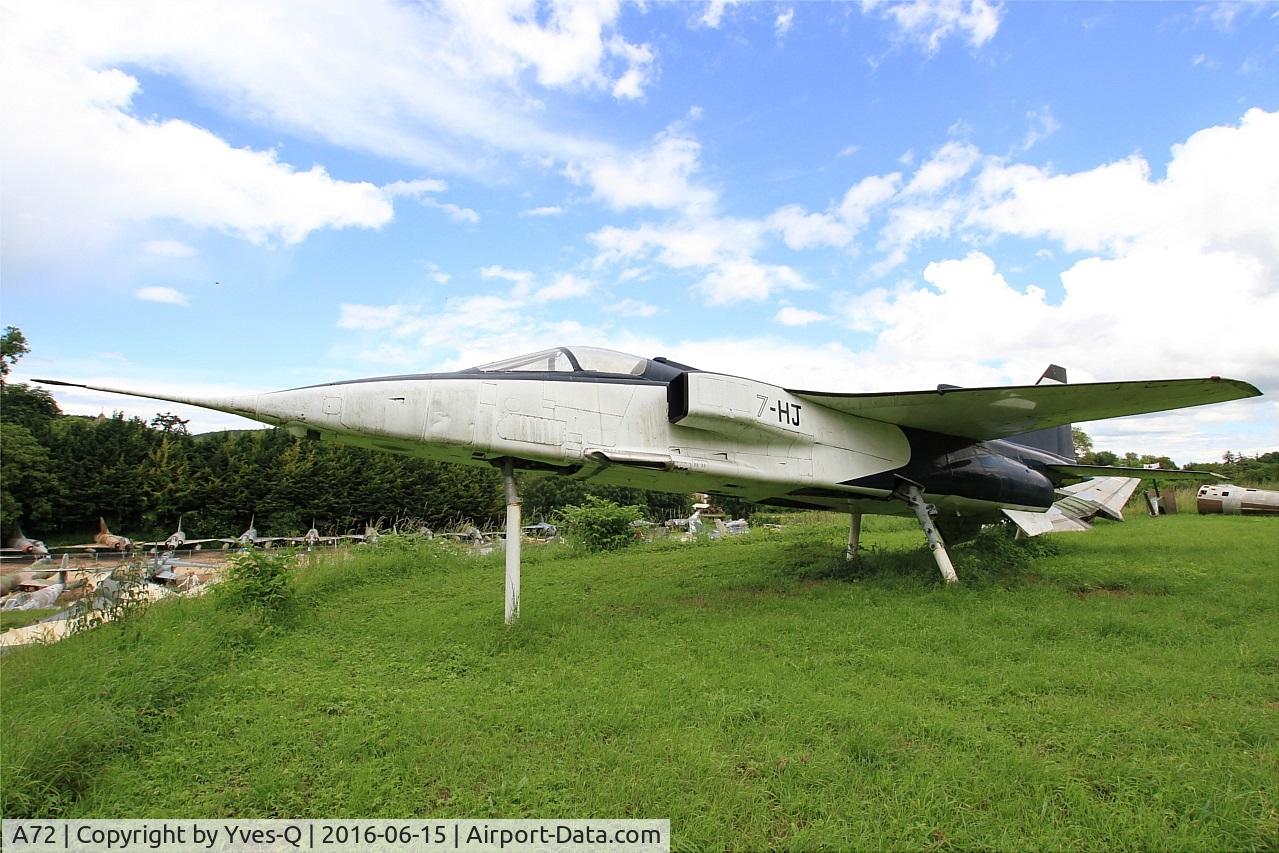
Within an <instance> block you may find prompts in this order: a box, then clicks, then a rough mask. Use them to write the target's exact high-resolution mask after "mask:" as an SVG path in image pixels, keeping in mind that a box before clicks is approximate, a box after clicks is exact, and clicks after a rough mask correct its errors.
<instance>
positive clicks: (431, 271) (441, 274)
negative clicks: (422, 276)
mask: <svg viewBox="0 0 1279 853" xmlns="http://www.w3.org/2000/svg"><path fill="white" fill-rule="evenodd" d="M422 268H423V269H425V270H426V274H427V276H428V277H429V278H430V279H431V281H433V282H435V283H436V284H448V283H449V279H451V278H453V276H451V275H449V274H448V273H447V272H445V271H444V269H443V268H441V267H440V265H439V264H437V263H433V262H427V263H425V264H423V265H422Z"/></svg>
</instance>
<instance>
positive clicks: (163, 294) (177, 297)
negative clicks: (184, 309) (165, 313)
mask: <svg viewBox="0 0 1279 853" xmlns="http://www.w3.org/2000/svg"><path fill="white" fill-rule="evenodd" d="M133 295H134V296H136V297H137V298H138V299H141V300H142V301H143V302H160V303H163V304H165V305H182V306H186V305H189V304H191V303H190V300H189V299H187V295H186V294H185V293H183V292H182V291H180V290H174V289H173V288H172V287H140V288H138V289H137V290H135V291H133Z"/></svg>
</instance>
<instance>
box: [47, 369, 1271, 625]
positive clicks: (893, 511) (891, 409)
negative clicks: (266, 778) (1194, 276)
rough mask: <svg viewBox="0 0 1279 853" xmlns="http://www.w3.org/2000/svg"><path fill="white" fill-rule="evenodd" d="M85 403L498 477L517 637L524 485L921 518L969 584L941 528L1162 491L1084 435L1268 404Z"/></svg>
mask: <svg viewBox="0 0 1279 853" xmlns="http://www.w3.org/2000/svg"><path fill="white" fill-rule="evenodd" d="M37 381H43V380H37ZM49 384H63V385H69V384H73V383H65V382H52V383H49ZM77 387H85V388H89V389H91V390H97V391H107V392H114V393H123V394H135V395H136V396H143V397H150V398H153V399H161V400H168V401H171V402H177V403H188V404H191V405H196V406H202V407H205V408H209V409H215V410H218V411H224V412H230V413H233V414H238V415H243V416H245V417H249V418H253V419H255V420H258V421H261V422H263V423H268V424H273V425H278V426H283V427H284V428H285V429H287V430H289V431H290V432H292V433H293V434H295V435H298V436H301V437H305V438H310V439H314V440H336V441H340V442H344V443H348V444H353V445H357V446H361V447H369V448H373V449H378V450H386V451H391V452H395V453H407V454H411V455H416V456H422V457H427V458H432V459H439V460H442V461H451V462H460V463H463V464H470V465H495V466H498V467H500V468H501V469H502V471H503V474H504V480H505V484H506V498H507V507H508V510H507V531H508V536H507V542H508V548H507V603H506V609H507V618H508V621H510V620H511V619H513V618H514V617H515V614H516V613H517V612H518V607H519V565H518V561H519V536H518V531H519V529H520V504H519V498H518V495H517V494H516V491H515V479H514V471H515V470H517V469H519V470H529V471H545V472H552V473H557V474H561V475H565V476H570V477H577V478H581V479H591V480H594V481H597V482H604V483H614V484H618V485H625V486H633V487H639V488H644V489H654V490H658V491H671V492H681V493H688V492H707V493H709V494H715V495H726V496H733V497H739V498H744V499H747V500H751V501H754V502H756V503H763V504H771V505H776V506H788V507H798V508H804V509H810V508H811V509H833V510H839V511H843V512H847V513H850V514H851V515H852V517H853V524H852V525H851V527H850V548H853V549H855V546H856V541H855V539H856V537H857V533H858V531H859V529H860V524H859V521H860V516H861V514H862V513H867V512H870V513H880V514H889V515H906V516H910V515H913V516H914V517H915V518H916V519H917V520H918V521H919V523H920V526H921V527H922V528H923V530H924V534H925V537H926V538H927V540H928V543H929V547H930V549H931V550H932V552H933V555H934V557H935V559H936V561H937V564H938V567H939V569H940V570H941V572H942V574H943V575H944V576H945V578H946V580H947V581H948V582H954V581H956V580H957V578H956V576H955V572H954V569H953V567H952V566H951V564H950V559H949V556H948V555H947V553H946V549H945V544H944V542H943V539H942V535H941V533H940V532H939V530H938V526H939V525H940V527H941V529H942V530H943V531H945V532H946V533H948V534H949V535H950V536H951V538H952V540H954V539H959V538H962V537H963V536H964V535H966V534H968V533H970V532H973V531H975V530H976V529H977V528H978V527H979V526H980V525H981V524H982V523H985V522H989V521H997V520H1000V519H1001V518H1003V517H1004V516H1003V511H1004V510H1006V509H1009V510H1014V511H1021V512H1028V513H1044V512H1046V511H1047V510H1049V508H1051V507H1052V506H1053V503H1054V501H1055V500H1057V498H1058V495H1057V491H1056V490H1057V488H1058V487H1060V486H1065V485H1068V484H1070V483H1073V482H1076V481H1078V480H1083V479H1087V478H1090V477H1095V476H1119V477H1134V476H1136V477H1140V476H1147V475H1148V474H1149V472H1146V471H1143V470H1141V469H1138V470H1137V471H1131V470H1129V469H1122V468H1119V469H1115V468H1107V467H1104V466H1090V465H1079V464H1077V463H1075V461H1074V460H1073V458H1071V455H1070V449H1069V447H1070V446H1069V443H1068V441H1067V443H1066V444H1065V445H1064V446H1063V445H1062V444H1061V442H1060V436H1061V428H1063V427H1064V428H1065V429H1066V431H1067V434H1068V430H1069V424H1070V423H1071V421H1074V420H1084V421H1093V420H1101V419H1105V418H1113V417H1121V416H1124V415H1134V414H1143V413H1147V412H1158V411H1165V410H1168V409H1176V408H1181V407H1185V406H1196V405H1202V404H1206V403H1216V402H1221V401H1225V400H1235V399H1239V398H1242V397H1252V396H1257V395H1259V394H1260V392H1259V391H1258V390H1257V389H1256V388H1254V387H1253V386H1252V385H1249V384H1248V383H1246V382H1241V381H1237V380H1231V379H1221V378H1219V377H1210V378H1204V379H1172V380H1159V381H1141V382H1102V383H1089V384H1079V385H1063V384H1039V385H1030V386H1010V387H999V388H954V387H951V386H939V387H938V388H937V389H935V390H931V391H905V392H892V393H878V394H864V393H851V394H850V393H836V392H829V391H809V390H799V389H787V388H782V387H779V386H776V385H770V384H768V383H764V382H757V381H755V380H751V379H746V378H742V377H737V376H728V375H724V374H717V373H708V372H704V371H700V370H697V369H696V368H692V367H689V366H687V365H683V364H679V363H677V362H673V361H670V360H668V359H665V358H651V359H650V358H643V357H640V356H634V355H627V354H625V353H619V352H614V351H612V350H603V349H597V348H594V347H556V348H554V349H549V350H544V351H542V352H537V353H533V354H531V355H525V356H519V357H517V358H512V359H506V360H503V361H498V362H493V363H491V364H486V365H481V366H479V367H473V368H469V369H466V370H460V371H456V372H452V373H436V374H417V375H406V376H385V377H377V378H372V379H362V380H354V381H348V382H335V383H328V384H322V385H312V386H308V387H304V388H296V389H292V390H288V391H277V392H273V393H266V394H254V395H244V396H238V397H229V398H220V399H210V398H196V397H187V396H181V395H174V394H155V393H146V392H142V393H139V392H132V391H127V390H122V389H115V388H104V387H99V386H88V385H82V386H77ZM1044 431H1048V432H1047V433H1045V432H1044ZM1036 445H1044V446H1051V447H1053V448H1054V449H1042V448H1041V446H1036ZM1160 476H1161V478H1171V477H1176V476H1179V474H1178V473H1177V472H1163V473H1161V475H1160ZM934 519H936V522H935V521H934ZM512 533H514V534H515V535H511V534H512ZM512 545H513V546H514V547H511V546H512Z"/></svg>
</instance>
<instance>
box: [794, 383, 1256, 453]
mask: <svg viewBox="0 0 1279 853" xmlns="http://www.w3.org/2000/svg"><path fill="white" fill-rule="evenodd" d="M788 390H789V389H788ZM790 393H791V394H794V395H795V396H796V397H799V398H801V399H804V400H808V401H809V402H811V403H816V404H817V405H819V406H825V407H826V408H828V409H834V410H835V411H837V412H843V413H845V414H849V415H856V416H857V417H860V418H868V419H870V420H873V421H881V422H883V423H889V424H895V425H896V426H901V427H912V428H914V429H923V430H928V431H930V432H939V433H945V434H947V435H957V436H962V437H964V438H971V439H974V440H978V441H985V440H990V439H996V438H1008V437H1009V436H1014V435H1021V434H1022V433H1027V432H1033V431H1034V430H1039V429H1046V428H1048V427H1055V426H1060V425H1061V424H1069V423H1076V422H1082V421H1097V420H1105V419H1106V418H1121V417H1124V416H1126V415H1144V414H1149V413H1151V412H1164V411H1167V410H1169V409H1181V408H1186V407H1189V406H1204V405H1207V404H1209V403H1223V402H1226V401H1228V400H1241V399H1244V398H1246V397H1259V396H1261V392H1260V391H1258V390H1257V389H1256V388H1255V387H1254V386H1252V385H1250V384H1248V383H1247V382H1243V381H1241V380H1238V379H1222V378H1221V377H1218V376H1212V377H1208V378H1206V379H1164V380H1152V381H1142V382H1088V383H1083V384H1077V385H1012V386H1007V387H1003V388H938V389H937V390H935V391H898V392H890V393H887V394H835V393H828V392H823V391H793V390H792V391H790Z"/></svg>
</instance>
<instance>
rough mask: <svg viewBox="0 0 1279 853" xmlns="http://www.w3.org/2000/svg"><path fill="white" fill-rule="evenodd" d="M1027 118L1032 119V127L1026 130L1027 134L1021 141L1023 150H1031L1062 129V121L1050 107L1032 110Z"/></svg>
mask: <svg viewBox="0 0 1279 853" xmlns="http://www.w3.org/2000/svg"><path fill="white" fill-rule="evenodd" d="M1026 118H1028V119H1030V128H1029V129H1028V130H1027V131H1026V136H1025V138H1023V139H1022V141H1021V146H1020V150H1022V151H1029V150H1030V149H1031V148H1034V147H1035V146H1036V145H1038V144H1039V143H1040V142H1042V141H1044V140H1045V139H1047V138H1048V137H1050V136H1052V135H1053V134H1054V133H1056V132H1057V131H1059V130H1061V122H1059V121H1057V117H1056V116H1054V115H1053V111H1052V109H1051V108H1050V107H1044V108H1043V109H1041V110H1032V111H1031V112H1029V113H1027V114H1026Z"/></svg>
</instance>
